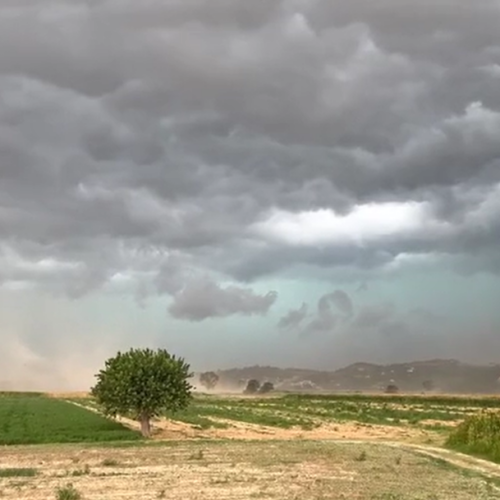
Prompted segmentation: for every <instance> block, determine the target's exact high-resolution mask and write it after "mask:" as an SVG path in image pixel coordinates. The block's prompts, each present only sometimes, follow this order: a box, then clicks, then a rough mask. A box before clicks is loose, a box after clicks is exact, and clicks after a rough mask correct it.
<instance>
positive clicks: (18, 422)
mask: <svg viewBox="0 0 500 500" xmlns="http://www.w3.org/2000/svg"><path fill="white" fill-rule="evenodd" d="M134 439H139V434H138V433H137V432H135V431H132V430H130V429H127V428H126V427H124V426H123V425H121V424H119V423H117V422H113V421H111V420H108V419H106V418H104V417H102V416H101V415H98V414H96V413H92V412H89V411H87V410H85V409H82V408H79V407H77V406H75V405H73V404H70V403H68V402H65V401H62V400H58V399H53V398H47V397H44V396H43V395H39V394H32V395H26V394H11V395H7V394H0V444H1V445H12V444H36V443H78V442H95V441H97V442H98V441H120V440H134Z"/></svg>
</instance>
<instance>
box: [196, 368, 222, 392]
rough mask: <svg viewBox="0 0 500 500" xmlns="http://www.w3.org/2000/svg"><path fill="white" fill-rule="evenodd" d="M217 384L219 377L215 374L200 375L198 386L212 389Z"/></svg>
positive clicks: (205, 373)
mask: <svg viewBox="0 0 500 500" xmlns="http://www.w3.org/2000/svg"><path fill="white" fill-rule="evenodd" d="M218 382H219V375H217V373H215V372H204V373H202V374H201V375H200V384H201V385H202V386H203V387H205V388H206V389H208V390H210V389H213V388H214V387H215V386H216V385H217V383H218Z"/></svg>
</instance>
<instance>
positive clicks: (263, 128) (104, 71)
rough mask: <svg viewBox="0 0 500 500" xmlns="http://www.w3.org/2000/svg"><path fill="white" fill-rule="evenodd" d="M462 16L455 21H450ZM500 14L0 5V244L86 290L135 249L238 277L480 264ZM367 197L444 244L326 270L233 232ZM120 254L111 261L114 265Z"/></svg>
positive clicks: (310, 253)
mask: <svg viewBox="0 0 500 500" xmlns="http://www.w3.org/2000/svg"><path fill="white" fill-rule="evenodd" d="M465 10H466V11H467V16H470V18H469V17H467V19H468V22H467V25H464V24H463V19H465V18H466V17H464V16H463V15H460V16H455V15H452V14H451V13H452V12H457V11H458V12H462V13H463V12H465ZM424 12H425V15H424ZM499 17H500V13H499V10H498V7H497V5H496V4H495V3H494V2H483V3H482V4H481V6H480V7H478V8H477V9H476V8H474V9H471V8H470V6H469V5H468V4H466V2H464V1H460V2H459V7H457V4H456V3H453V7H452V5H451V4H450V3H449V2H447V1H445V0H441V1H439V2H433V3H432V4H431V3H429V5H426V6H425V7H424V6H421V5H419V6H418V8H416V7H412V6H409V5H404V4H401V3H400V2H396V1H394V0H385V1H384V2H382V3H380V4H378V7H377V9H374V8H373V7H372V6H371V5H370V4H369V2H356V3H352V2H346V1H345V0H335V1H333V2H332V1H326V0H318V1H316V2H311V3H304V2H298V3H297V2H293V1H291V0H290V1H283V2H279V1H277V0H271V1H269V2H260V1H258V2H252V5H249V4H248V3H246V2H243V1H240V0H238V1H236V2H227V1H226V0H214V2H212V3H211V6H210V9H208V8H207V7H206V6H205V5H204V4H203V2H198V1H194V0H192V1H189V2H185V3H184V4H182V5H181V4H179V3H178V2H163V3H162V2H148V3H147V4H141V5H135V4H134V5H133V4H132V3H131V2H128V1H125V2H104V3H100V4H97V3H94V2H84V1H79V2H74V3H72V4H71V5H68V4H66V3H63V2H58V1H56V0H53V1H50V0H44V1H42V2H41V3H40V4H39V5H38V4H37V8H36V9H34V8H33V7H32V6H30V5H28V4H26V3H23V2H21V3H16V4H12V5H10V6H9V7H8V8H7V7H6V8H5V9H3V10H2V13H0V33H1V35H0V42H1V43H0V46H1V47H4V49H3V50H0V91H1V96H2V97H1V99H0V119H1V123H2V139H1V141H0V152H1V154H2V158H3V161H2V167H1V170H0V179H1V188H0V200H1V202H2V214H1V220H2V224H1V226H0V234H1V236H2V239H3V241H4V242H5V243H4V244H5V245H8V246H9V247H10V248H14V250H15V251H16V252H18V253H19V254H20V255H21V256H22V257H23V258H27V259H34V260H35V261H36V258H40V257H41V258H54V259H57V260H58V261H61V262H71V263H74V264H75V265H78V266H80V267H82V268H83V269H88V273H89V275H90V276H98V277H99V278H92V279H90V281H88V287H85V289H87V288H88V289H91V288H92V287H94V288H95V287H100V286H102V283H103V282H106V281H108V280H109V279H110V277H111V276H113V275H114V274H115V273H116V272H120V271H121V270H123V269H124V268H127V269H130V268H136V267H138V266H139V267H140V266H141V263H140V262H138V259H136V258H135V256H136V254H137V253H139V252H146V251H150V252H152V253H154V252H158V251H167V250H168V251H173V250H175V251H178V252H181V253H183V254H185V255H186V256H188V257H190V258H194V259H196V260H197V262H199V264H200V266H202V267H204V268H206V269H214V268H216V270H217V271H218V272H222V273H225V274H227V275H230V276H232V277H235V278H239V279H253V278H255V277H258V276H260V275H262V274H270V273H274V272H277V271H279V270H280V268H283V267H287V266H291V265H295V264H298V263H300V262H304V261H306V262H308V263H311V264H318V265H326V266H338V265H340V266H342V265H345V264H354V265H368V266H377V265H379V264H380V262H387V261H391V260H392V259H394V257H395V256H397V255H398V254H400V253H405V252H406V253H432V252H434V251H435V250H436V249H439V251H440V252H445V253H447V252H449V253H453V254H454V253H457V252H462V253H463V254H464V255H466V256H468V258H469V260H471V261H476V264H475V266H476V267H481V266H480V264H479V263H478V260H480V259H481V255H482V254H483V253H487V252H488V251H489V249H491V248H493V247H494V246H495V245H496V244H497V242H498V239H497V238H498V232H499V231H498V228H497V227H496V226H497V225H498V224H497V223H495V222H494V221H495V220H499V218H498V214H499V210H500V208H499V207H498V205H497V206H495V207H492V212H491V216H490V217H489V218H484V217H483V218H481V217H478V218H479V219H481V228H482V229H481V231H482V233H483V234H482V237H481V238H476V237H475V233H477V231H478V229H477V228H478V220H477V219H478V218H476V219H474V218H471V217H470V214H471V213H473V212H474V211H475V210H476V211H477V210H480V209H481V207H482V205H483V204H484V203H486V202H487V200H488V196H489V195H490V196H493V194H492V193H491V192H490V193H489V192H488V188H490V187H491V186H494V185H495V183H498V182H500V174H499V172H500V168H499V167H500V164H499V163H498V162H499V160H498V158H500V149H499V147H500V145H499V141H498V140H497V137H498V136H499V134H500V108H499V107H498V102H500V94H499V90H498V88H499V87H498V72H495V71H493V69H494V68H495V67H496V66H495V65H498V54H499V53H500V49H499V47H498V46H497V45H495V37H494V36H493V35H494V34H495V33H496V26H497V21H498V18H499ZM472 19H473V20H474V23H473V22H472ZM61 26H64V29H59V27H61ZM479 27H480V28H479ZM20 33H23V35H22V37H21V35H20ZM26 33H29V34H30V35H29V36H25V34H26ZM20 37H21V38H20ZM118 40H120V42H119V43H118ZM423 41H425V43H423ZM7 47H8V49H7ZM488 68H491V70H488ZM471 193H472V194H471ZM383 200H417V201H427V202H429V203H430V204H431V206H432V207H433V213H434V216H435V217H436V218H437V219H441V220H443V221H447V222H449V223H450V224H452V226H453V227H454V229H455V231H450V232H449V234H447V235H443V234H425V232H424V233H422V234H419V235H418V237H414V238H411V239H407V238H406V239H405V238H402V237H399V238H398V237H395V238H394V240H393V241H390V242H389V243H388V242H384V245H385V248H386V250H387V251H386V253H385V256H384V257H381V256H380V255H378V254H379V253H380V251H379V249H377V247H376V245H375V244H374V245H371V246H365V247H364V248H363V249H361V248H356V249H353V248H352V247H350V248H342V247H338V248H336V247H335V245H334V248H333V249H331V250H332V251H331V252H328V254H329V255H332V257H330V258H328V259H327V260H326V262H324V261H323V257H322V256H321V255H320V254H318V252H316V251H315V250H312V249H310V250H307V251H306V250H304V251H302V250H298V249H295V248H293V247H289V246H287V247H286V248H285V249H284V250H283V249H281V248H279V247H277V246H276V245H271V244H267V245H263V244H262V243H261V242H259V240H258V239H257V240H256V239H255V237H254V236H252V237H251V238H249V236H248V232H247V228H248V227H249V226H250V225H251V224H252V223H255V222H258V221H260V220H262V218H263V217H265V216H266V213H267V211H268V209H270V208H272V207H280V208H282V209H289V210H304V209H305V210H311V209H316V208H325V207H330V208H332V209H335V210H337V211H339V213H346V212H347V211H349V210H350V209H351V208H352V207H353V206H354V205H355V204H356V203H365V202H373V201H383ZM490 236H491V237H490ZM387 245H389V246H387ZM103 247H106V248H107V249H109V254H110V256H111V257H110V258H109V260H107V259H104V261H103V258H102V256H101V249H102V248H103ZM119 248H122V249H123V248H124V249H126V251H127V252H128V259H127V262H120V263H119V265H113V264H114V262H115V259H114V257H112V255H113V254H114V253H116V251H118V249H119ZM236 249H237V250H238V251H237V252H235V250H236ZM33 251H34V252H35V253H36V254H37V257H35V256H33V255H30V253H31V252H33ZM283 251H284V252H286V258H283ZM275 253H276V254H277V255H279V256H280V257H279V258H275V257H274V255H275ZM220 257H222V258H220ZM278 261H279V262H278ZM264 263H266V264H265V265H264ZM484 265H485V266H488V263H487V261H486V260H485V261H484ZM11 273H14V274H16V273H17V271H16V270H15V269H14V270H9V271H8V274H11ZM32 279H33V280H34V281H37V279H38V278H37V276H32Z"/></svg>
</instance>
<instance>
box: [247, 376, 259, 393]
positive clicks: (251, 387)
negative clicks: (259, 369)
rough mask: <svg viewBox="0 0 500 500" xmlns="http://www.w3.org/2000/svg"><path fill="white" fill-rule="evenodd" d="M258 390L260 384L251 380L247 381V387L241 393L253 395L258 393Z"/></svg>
mask: <svg viewBox="0 0 500 500" xmlns="http://www.w3.org/2000/svg"><path fill="white" fill-rule="evenodd" d="M259 389H260V382H259V381H258V380H255V379H254V378H253V379H251V380H249V381H248V383H247V386H246V388H245V390H244V391H243V393H244V394H255V393H257V392H258V391H259Z"/></svg>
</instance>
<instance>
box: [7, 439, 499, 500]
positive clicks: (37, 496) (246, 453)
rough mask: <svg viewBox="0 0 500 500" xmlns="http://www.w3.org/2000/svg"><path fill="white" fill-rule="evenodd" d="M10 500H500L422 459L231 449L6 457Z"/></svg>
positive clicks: (370, 452) (245, 446)
mask: <svg viewBox="0 0 500 500" xmlns="http://www.w3.org/2000/svg"><path fill="white" fill-rule="evenodd" d="M2 467H35V468H37V469H38V476H36V477H33V478H3V479H0V490H1V492H2V495H3V496H2V498H7V499H12V500H14V499H16V500H27V499H29V500H48V499H51V498H55V490H56V488H58V487H61V486H64V485H66V484H68V483H72V484H73V485H74V487H75V488H76V489H78V490H79V491H80V492H81V493H82V495H83V498H84V499H85V500H118V499H120V500H125V499H130V500H132V499H133V500H137V499H141V500H150V499H151V500H152V499H157V498H166V499H179V498H187V499H190V500H202V499H203V500H212V499H217V500H225V499H227V500H230V499H231V500H247V499H248V500H249V499H255V498H259V499H287V500H288V499H290V500H299V499H300V500H319V499H326V498H328V499H353V500H354V499H356V500H359V499H384V498H386V499H388V498H397V499H414V498H436V499H453V500H476V499H479V498H489V499H495V498H498V499H500V494H499V492H498V490H496V489H495V487H494V486H492V485H491V484H490V483H488V481H487V480H486V479H484V478H483V477H480V476H476V475H470V474H468V475H466V474H463V473H462V472H461V471H460V470H458V469H455V468H453V467H443V466H442V465H439V464H436V463H435V462H434V461H432V460H431V459H430V458H428V457H426V456H422V455H420V454H419V450H416V451H414V450H411V449H406V448H398V447H395V446H385V445H382V444H378V443H368V444H367V443H339V442H326V441H316V442H315V441H294V440H288V441H246V442H241V441H237V442H236V441H226V442H217V441H213V442H210V443H207V442H195V441H183V442H175V443H170V444H169V443H157V444H155V445H148V446H138V447H130V448H128V447H127V448H102V447H88V446H87V447H77V446H57V447H56V446H49V447H47V446H45V447H22V448H21V447H19V448H15V447H8V448H4V449H3V450H2Z"/></svg>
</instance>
